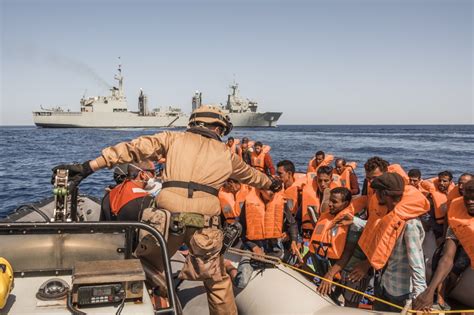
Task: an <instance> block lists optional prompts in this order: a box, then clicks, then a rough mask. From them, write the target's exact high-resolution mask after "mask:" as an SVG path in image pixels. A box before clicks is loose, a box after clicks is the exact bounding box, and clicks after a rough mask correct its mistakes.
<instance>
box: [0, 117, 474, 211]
mask: <svg viewBox="0 0 474 315" xmlns="http://www.w3.org/2000/svg"><path fill="white" fill-rule="evenodd" d="M162 130H163V129H142V130H137V129H119V130H117V129H42V128H36V127H0V148H1V151H0V217H2V216H5V215H6V214H8V213H10V212H11V211H13V210H14V209H15V208H16V207H17V206H19V205H21V204H25V203H30V202H34V201H38V200H41V199H43V198H45V197H48V196H51V195H52V190H51V189H52V186H51V183H50V179H51V168H52V167H53V166H55V165H57V164H60V163H69V162H82V161H85V160H89V159H93V158H95V157H97V156H98V155H100V151H101V149H102V148H104V147H106V146H110V145H113V144H115V143H118V142H122V141H128V140H131V139H134V138H136V137H138V136H140V135H149V134H154V133H157V132H160V131H162ZM177 130H179V129H177ZM231 135H232V136H234V137H235V138H241V137H243V136H247V137H249V138H250V139H252V140H260V141H262V142H264V143H265V144H269V145H270V146H271V147H272V150H271V156H272V158H273V161H274V163H275V164H276V163H277V162H278V161H280V160H282V159H289V160H291V161H293V162H294V163H295V165H296V168H297V170H299V171H303V172H304V171H306V166H307V163H308V161H309V160H310V159H311V158H312V157H313V155H314V153H315V152H316V151H318V150H323V151H325V152H326V153H330V154H333V155H335V156H336V157H344V158H346V160H347V161H356V162H357V163H358V164H359V167H358V168H357V169H356V174H357V175H358V176H359V180H360V181H362V180H363V176H364V171H363V164H364V163H365V161H366V160H367V159H368V158H370V157H372V156H375V155H377V156H381V157H383V158H385V159H386V160H388V161H389V162H390V163H399V164H401V165H402V166H403V167H404V168H405V170H409V169H411V168H419V169H420V170H421V171H422V174H423V177H426V178H429V177H433V176H435V175H436V174H437V173H439V172H440V171H444V170H449V171H451V172H452V173H453V174H454V176H455V180H457V177H458V176H459V175H460V174H461V173H463V172H471V173H472V172H474V125H456V126H451V125H450V126H359V125H358V126H280V127H278V128H272V129H264V128H262V129H260V128H251V129H236V130H235V131H233V132H232V134H231ZM111 183H113V179H112V172H111V171H110V170H102V171H100V172H97V173H95V174H93V175H91V176H90V177H89V178H87V179H86V180H85V181H83V183H82V184H81V187H80V189H81V191H82V192H84V193H88V194H92V195H95V196H97V197H101V196H102V194H103V191H104V187H106V186H107V185H109V184H111Z"/></svg>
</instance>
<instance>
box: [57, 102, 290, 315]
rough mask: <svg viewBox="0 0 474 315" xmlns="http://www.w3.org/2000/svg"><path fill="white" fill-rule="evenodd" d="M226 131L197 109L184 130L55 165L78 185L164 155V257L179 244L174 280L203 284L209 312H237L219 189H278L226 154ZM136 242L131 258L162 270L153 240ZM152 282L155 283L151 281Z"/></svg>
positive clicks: (221, 121)
mask: <svg viewBox="0 0 474 315" xmlns="http://www.w3.org/2000/svg"><path fill="white" fill-rule="evenodd" d="M231 130H232V124H231V122H230V119H229V118H228V117H227V116H225V115H224V113H222V111H221V110H219V109H217V108H215V107H211V106H201V107H199V108H197V109H196V110H195V111H194V112H193V113H192V114H191V116H190V119H189V125H188V129H187V130H186V131H185V132H169V131H165V132H161V133H158V134H155V135H151V136H142V137H139V138H137V139H134V140H132V141H130V142H122V143H119V144H117V145H115V146H112V147H108V148H105V149H104V150H102V155H101V156H99V157H98V158H96V159H94V160H91V161H87V162H84V163H83V164H82V165H78V164H72V165H60V166H57V167H55V168H54V169H53V171H56V170H57V169H68V170H69V176H70V178H71V179H72V180H73V181H74V182H75V183H79V182H80V181H81V180H82V179H84V178H85V177H87V176H89V175H90V174H92V173H93V172H95V171H98V170H100V169H102V168H105V167H108V168H111V167H113V166H115V165H116V164H119V163H130V162H138V161H142V160H151V161H157V160H158V159H159V158H160V157H162V156H166V165H165V169H164V172H163V187H162V190H161V192H160V193H159V194H158V196H157V197H156V203H157V205H158V207H159V208H160V209H165V210H166V211H168V212H170V213H171V226H172V227H173V228H174V230H173V233H170V234H169V237H168V241H167V247H168V252H169V254H170V256H172V255H173V254H174V253H175V252H176V251H177V250H178V248H179V247H180V246H181V245H182V244H183V243H185V244H186V245H187V246H188V247H189V249H190V254H191V255H188V258H187V261H186V263H185V266H184V267H183V270H182V271H181V274H180V277H181V278H182V279H188V280H196V281H204V286H205V288H206V291H207V298H208V303H209V311H210V313H211V314H237V307H236V305H235V301H234V295H233V291H232V283H231V281H230V278H229V276H228V275H227V274H226V272H225V268H224V259H223V256H222V255H221V254H220V250H221V248H222V243H223V242H222V240H223V233H222V231H221V230H220V228H219V227H220V222H219V213H220V203H219V199H218V197H217V195H218V191H219V188H220V187H222V185H223V184H224V182H225V181H226V180H227V179H228V178H229V177H232V178H235V179H238V180H239V181H240V182H242V183H244V184H248V185H251V186H255V187H257V188H261V189H270V190H273V191H278V190H279V189H281V183H280V182H279V181H277V180H274V179H271V178H270V177H268V176H267V175H265V174H263V173H261V172H259V171H257V170H255V169H253V168H252V167H250V166H248V165H247V164H245V163H244V162H243V161H242V159H240V158H239V157H238V156H236V155H234V154H231V152H230V151H229V150H228V149H227V148H226V145H225V144H224V143H222V142H221V137H222V136H224V135H228V134H229V132H230V131H231ZM144 240H145V238H144V239H143V240H142V241H141V242H140V244H139V246H138V248H137V251H136V255H137V256H138V257H139V258H140V259H141V260H142V263H143V264H144V265H148V266H151V267H153V268H155V270H156V271H162V266H160V264H159V263H158V262H160V261H161V260H160V256H159V255H160V250H159V248H158V247H157V245H156V242H151V241H150V242H144ZM156 284H159V282H158V281H157V282H156Z"/></svg>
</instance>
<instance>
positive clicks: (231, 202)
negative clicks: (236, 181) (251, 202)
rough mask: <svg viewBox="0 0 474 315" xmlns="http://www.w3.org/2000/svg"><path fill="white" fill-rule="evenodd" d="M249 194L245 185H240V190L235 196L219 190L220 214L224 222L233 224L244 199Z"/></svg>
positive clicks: (222, 189)
mask: <svg viewBox="0 0 474 315" xmlns="http://www.w3.org/2000/svg"><path fill="white" fill-rule="evenodd" d="M248 192H249V187H248V186H247V185H244V184H241V185H240V190H239V191H238V192H237V194H235V196H234V194H233V193H231V192H228V191H226V190H225V189H224V188H221V189H220V190H219V201H220V204H221V210H222V214H223V215H224V217H225V219H226V222H228V223H234V222H235V220H236V219H237V218H238V217H239V216H240V211H241V210H242V206H243V204H244V202H245V197H246V196H247V194H248Z"/></svg>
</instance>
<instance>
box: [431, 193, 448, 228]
mask: <svg viewBox="0 0 474 315" xmlns="http://www.w3.org/2000/svg"><path fill="white" fill-rule="evenodd" d="M431 199H432V200H433V207H434V215H435V220H436V223H438V224H444V218H445V216H446V213H447V212H448V196H447V195H446V194H445V193H442V192H440V191H439V190H435V191H433V192H431Z"/></svg>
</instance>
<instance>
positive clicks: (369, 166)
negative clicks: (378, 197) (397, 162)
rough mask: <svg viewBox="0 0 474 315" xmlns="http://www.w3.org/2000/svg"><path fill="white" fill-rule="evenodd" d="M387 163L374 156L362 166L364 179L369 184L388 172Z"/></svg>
mask: <svg viewBox="0 0 474 315" xmlns="http://www.w3.org/2000/svg"><path fill="white" fill-rule="evenodd" d="M388 166H389V163H388V162H387V161H385V160H384V159H382V158H381V157H378V156H374V157H371V158H370V159H368V160H367V162H365V164H364V169H365V178H367V180H368V181H369V182H370V181H372V180H373V179H374V178H376V177H377V176H380V175H382V174H383V173H386V172H387V171H388Z"/></svg>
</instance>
